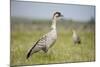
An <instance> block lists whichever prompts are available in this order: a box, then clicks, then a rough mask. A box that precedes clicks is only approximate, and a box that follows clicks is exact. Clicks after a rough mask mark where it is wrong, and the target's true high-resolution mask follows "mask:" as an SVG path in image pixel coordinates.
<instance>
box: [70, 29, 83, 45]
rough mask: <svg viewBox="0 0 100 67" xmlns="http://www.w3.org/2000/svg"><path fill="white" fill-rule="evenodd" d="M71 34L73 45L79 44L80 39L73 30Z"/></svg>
mask: <svg viewBox="0 0 100 67" xmlns="http://www.w3.org/2000/svg"><path fill="white" fill-rule="evenodd" d="M72 32H73V35H72V38H73V42H74V44H81V39H80V37H79V35H78V34H77V33H76V31H75V30H73V31H72Z"/></svg>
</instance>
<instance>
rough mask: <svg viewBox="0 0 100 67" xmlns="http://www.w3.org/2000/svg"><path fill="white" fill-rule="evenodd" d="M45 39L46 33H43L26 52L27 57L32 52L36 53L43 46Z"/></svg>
mask: <svg viewBox="0 0 100 67" xmlns="http://www.w3.org/2000/svg"><path fill="white" fill-rule="evenodd" d="M46 39H47V35H44V36H43V37H42V38H40V39H39V40H38V41H37V42H36V43H35V45H34V46H33V47H32V48H31V49H30V50H29V52H28V54H27V58H29V57H30V56H31V55H32V54H33V53H36V52H38V51H40V50H41V49H43V48H44V47H45V41H46Z"/></svg>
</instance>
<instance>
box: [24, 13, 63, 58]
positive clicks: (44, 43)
mask: <svg viewBox="0 0 100 67" xmlns="http://www.w3.org/2000/svg"><path fill="white" fill-rule="evenodd" d="M61 16H63V15H61V13H60V12H54V14H53V19H52V25H51V30H50V32H48V33H47V34H45V35H43V36H42V37H41V38H40V39H39V40H38V41H37V42H36V43H35V44H34V45H33V47H32V48H31V49H30V50H29V52H28V54H27V57H26V58H27V59H28V58H29V57H30V56H31V55H32V54H34V53H36V52H38V51H40V50H43V51H44V52H45V53H46V52H47V51H48V49H49V48H50V47H51V46H52V45H53V44H54V42H55V41H56V39H57V32H56V22H57V19H58V18H59V17H61Z"/></svg>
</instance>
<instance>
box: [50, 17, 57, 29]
mask: <svg viewBox="0 0 100 67" xmlns="http://www.w3.org/2000/svg"><path fill="white" fill-rule="evenodd" d="M56 22H57V18H56V17H55V18H53V20H52V25H51V29H56Z"/></svg>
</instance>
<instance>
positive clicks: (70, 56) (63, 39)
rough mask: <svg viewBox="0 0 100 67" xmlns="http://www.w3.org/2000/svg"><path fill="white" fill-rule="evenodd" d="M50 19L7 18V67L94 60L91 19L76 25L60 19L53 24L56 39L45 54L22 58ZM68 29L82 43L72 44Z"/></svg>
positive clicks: (92, 23) (47, 25)
mask: <svg viewBox="0 0 100 67" xmlns="http://www.w3.org/2000/svg"><path fill="white" fill-rule="evenodd" d="M50 25H51V20H46V19H44V20H41V19H32V20H29V19H26V18H18V17H11V56H10V57H11V58H10V59H11V66H12V65H32V64H51V63H65V62H66V63H68V62H87V61H95V20H94V18H91V19H90V20H89V21H87V22H79V21H74V20H71V19H69V20H68V19H67V20H65V19H62V20H60V21H59V22H58V23H57V33H58V39H57V41H56V43H55V44H54V46H53V47H52V48H50V49H49V51H48V53H47V54H46V53H44V52H43V51H40V52H38V53H35V54H33V55H32V56H31V57H30V58H29V59H26V55H27V52H28V50H29V49H30V48H31V47H32V46H33V45H34V44H35V42H36V41H37V40H38V39H39V38H40V37H42V35H44V34H45V33H47V32H49V30H50ZM72 29H75V30H76V31H77V33H78V34H79V36H80V38H81V41H82V43H81V44H77V45H74V44H73V41H72Z"/></svg>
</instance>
